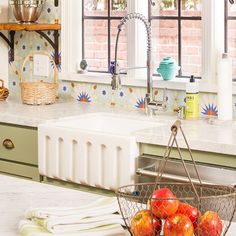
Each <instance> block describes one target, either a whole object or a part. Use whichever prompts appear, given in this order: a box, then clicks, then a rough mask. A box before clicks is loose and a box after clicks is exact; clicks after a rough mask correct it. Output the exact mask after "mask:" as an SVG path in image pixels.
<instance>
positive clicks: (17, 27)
mask: <svg viewBox="0 0 236 236" xmlns="http://www.w3.org/2000/svg"><path fill="white" fill-rule="evenodd" d="M60 29H61V24H36V23H35V24H19V23H0V30H14V31H21V30H27V31H35V30H60Z"/></svg>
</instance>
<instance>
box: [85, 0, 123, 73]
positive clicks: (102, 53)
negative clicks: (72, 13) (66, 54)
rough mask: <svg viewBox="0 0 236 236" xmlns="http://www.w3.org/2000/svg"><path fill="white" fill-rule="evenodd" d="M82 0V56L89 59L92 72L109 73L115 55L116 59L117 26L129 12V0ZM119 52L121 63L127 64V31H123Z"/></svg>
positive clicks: (121, 64)
mask: <svg viewBox="0 0 236 236" xmlns="http://www.w3.org/2000/svg"><path fill="white" fill-rule="evenodd" d="M82 1H83V17H82V24H83V26H82V27H83V28H82V29H83V36H82V37H83V38H82V49H83V50H82V57H83V58H85V59H86V60H87V61H88V64H89V70H90V71H96V72H108V71H109V65H110V62H111V58H112V59H113V58H114V51H115V40H116V34H117V26H118V24H119V22H120V20H121V19H122V17H123V16H125V15H126V14H127V2H126V0H96V1H94V0H82ZM118 53H119V54H118V58H119V64H120V66H121V67H127V36H126V31H122V34H121V37H120V43H119V52H118Z"/></svg>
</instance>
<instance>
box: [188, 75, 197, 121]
mask: <svg viewBox="0 0 236 236" xmlns="http://www.w3.org/2000/svg"><path fill="white" fill-rule="evenodd" d="M185 117H186V119H197V118H198V117H199V86H198V83H197V82H196V81H195V79H194V76H193V75H191V78H190V81H189V83H187V84H186V108H185Z"/></svg>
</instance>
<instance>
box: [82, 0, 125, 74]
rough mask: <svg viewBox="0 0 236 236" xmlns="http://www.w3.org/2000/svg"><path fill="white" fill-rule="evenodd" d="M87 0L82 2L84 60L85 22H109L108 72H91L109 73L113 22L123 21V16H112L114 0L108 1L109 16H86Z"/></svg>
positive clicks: (83, 52)
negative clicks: (85, 4)
mask: <svg viewBox="0 0 236 236" xmlns="http://www.w3.org/2000/svg"><path fill="white" fill-rule="evenodd" d="M84 3H85V0H82V58H84V59H86V58H85V34H84V28H85V20H107V23H108V27H107V31H108V34H107V35H108V41H107V46H108V50H107V52H108V57H107V70H106V71H97V70H89V71H90V72H96V73H109V68H110V63H111V24H110V23H111V21H112V20H121V19H122V18H123V16H112V15H111V13H112V9H111V6H112V0H108V6H107V7H108V8H107V11H108V14H107V16H86V15H85V8H84Z"/></svg>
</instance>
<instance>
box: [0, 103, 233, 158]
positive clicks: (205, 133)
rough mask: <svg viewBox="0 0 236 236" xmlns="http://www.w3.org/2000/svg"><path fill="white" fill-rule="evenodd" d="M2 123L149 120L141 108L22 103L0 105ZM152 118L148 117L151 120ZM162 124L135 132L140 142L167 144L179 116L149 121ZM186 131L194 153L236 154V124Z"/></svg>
mask: <svg viewBox="0 0 236 236" xmlns="http://www.w3.org/2000/svg"><path fill="white" fill-rule="evenodd" d="M0 110H1V113H0V122H4V123H10V124H17V125H24V126H31V127H37V126H38V125H39V124H41V123H44V122H48V121H51V120H57V119H58V118H63V117H69V116H77V115H81V114H86V113H94V112H111V113H116V114H128V115H130V116H132V117H134V118H135V119H136V118H138V119H140V118H145V119H146V118H147V116H146V115H145V113H144V111H143V110H142V109H122V108H116V107H105V106H99V105H92V104H83V103H77V102H75V101H71V102H57V103H55V104H53V105H44V106H29V105H24V104H22V103H21V102H19V100H14V99H11V100H8V101H5V102H0ZM148 119H149V118H148ZM150 119H152V120H153V121H156V122H159V123H161V124H162V125H160V126H159V125H158V126H157V127H156V128H152V129H146V130H142V129H140V130H139V131H137V132H135V136H136V139H137V141H138V142H140V143H149V144H157V145H166V144H167V141H168V139H169V137H170V127H171V125H172V124H173V123H174V121H175V120H177V115H176V114H175V115H173V114H167V113H164V112H160V114H158V115H157V116H155V117H152V118H150ZM182 124H183V126H182V127H183V129H184V132H185V134H186V136H187V139H188V141H189V144H190V147H191V148H192V149H194V150H200V151H208V152H215V153H223V154H229V155H235V154H236V121H230V122H221V121H218V120H217V119H215V118H201V119H199V120H196V121H187V120H184V121H182ZM179 144H180V146H183V147H185V145H184V143H183V139H182V138H181V137H180V138H179Z"/></svg>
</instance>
